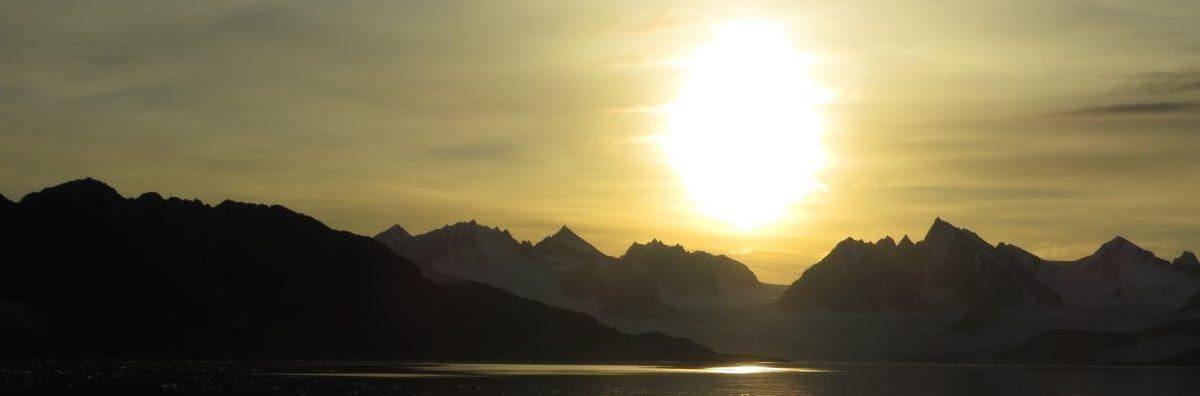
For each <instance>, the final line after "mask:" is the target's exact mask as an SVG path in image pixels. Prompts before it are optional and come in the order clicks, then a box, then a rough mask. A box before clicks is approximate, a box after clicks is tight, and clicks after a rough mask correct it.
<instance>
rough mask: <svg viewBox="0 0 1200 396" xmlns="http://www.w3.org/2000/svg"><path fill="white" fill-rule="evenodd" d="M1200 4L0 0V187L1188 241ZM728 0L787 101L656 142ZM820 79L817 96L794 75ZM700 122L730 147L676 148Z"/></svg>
mask: <svg viewBox="0 0 1200 396" xmlns="http://www.w3.org/2000/svg"><path fill="white" fill-rule="evenodd" d="M1197 20H1200V6H1198V5H1197V3H1196V2H1195V1H1192V0H1163V1H1154V2H1145V1H1135V0H1096V1H1043V0H1015V1H966V2H945V1H887V2H880V1H867V0H848V1H837V2H832V1H813V2H805V1H786V2H785V1H739V2H730V3H726V2H695V1H665V2H654V3H653V5H648V4H647V3H646V2H640V1H627V2H625V1H603V2H515V3H513V2H470V3H468V2H382V1H352V2H329V3H311V2H290V1H231V2H224V1H221V2H205V3H203V4H201V3H200V2H185V3H175V2H171V3H166V2H157V1H129V0H115V1H106V2H89V3H79V2H58V1H37V2H0V193H2V194H4V195H5V196H7V197H9V198H14V199H15V198H19V197H20V196H22V195H24V194H26V193H28V192H30V191H33V190H35V189H38V188H41V187H45V186H47V185H51V184H56V183H59V182H62V181H65V180H68V179H73V178H79V177H84V176H92V177H96V178H99V179H101V180H104V181H106V182H108V183H110V184H112V185H113V186H115V187H116V188H118V189H119V190H120V191H121V192H122V193H124V194H127V195H132V194H137V193H140V192H142V191H147V190H157V191H159V192H161V193H163V194H164V195H176V196H182V197H196V198H200V199H203V200H206V201H209V202H213V203H216V202H219V201H220V200H222V199H226V198H230V199H235V200H243V201H254V202H271V203H280V204H283V205H287V206H289V207H291V208H294V209H296V210H298V211H302V212H305V213H308V214H310V215H312V216H314V217H316V218H318V219H321V220H322V221H324V222H326V223H327V224H329V225H330V226H332V227H335V228H341V229H347V230H350V231H354V232H358V233H363V234H373V233H375V232H377V231H379V230H382V229H384V228H386V227H387V226H389V225H391V224H393V223H400V224H401V225H403V226H405V227H406V228H408V229H409V230H411V231H414V232H423V231H427V230H429V229H431V228H434V227H437V226H440V225H442V224H446V223H452V222H455V221H459V220H465V219H472V218H474V219H477V220H478V221H479V222H481V223H484V224H489V225H498V226H502V227H507V228H509V229H511V230H512V231H513V233H514V235H516V236H517V237H519V238H523V239H534V240H536V239H540V238H541V237H543V236H545V235H547V234H551V233H553V232H554V231H555V230H557V228H558V227H559V226H561V225H562V224H568V225H570V226H571V227H572V229H574V230H576V231H577V232H579V233H580V234H581V235H582V236H584V237H585V238H588V239H589V240H591V241H593V242H594V243H596V245H597V246H598V247H600V248H601V249H602V250H604V251H606V252H608V253H610V254H614V255H616V254H620V253H622V252H623V251H624V249H625V248H626V247H627V246H628V244H629V243H630V242H632V241H643V242H644V241H647V240H649V239H651V238H658V239H662V240H665V241H667V242H672V243H681V244H683V245H684V246H686V247H688V248H691V249H703V250H708V251H711V252H716V253H729V254H732V255H733V256H734V257H735V258H737V259H739V260H742V261H743V262H745V263H747V264H748V265H750V266H751V267H752V268H753V269H754V270H755V271H756V272H757V273H758V274H759V275H760V277H762V278H763V279H765V280H768V281H771V282H778V283H787V282H791V281H793V280H795V278H796V277H797V276H798V275H799V274H800V273H801V272H802V271H803V270H804V268H805V267H806V266H808V265H810V264H812V263H813V262H815V261H816V260H817V259H818V258H819V257H820V256H821V255H823V253H824V252H826V251H827V250H828V249H830V248H831V247H832V246H833V245H834V244H835V243H836V242H837V241H838V240H840V239H843V238H845V237H846V236H854V237H859V238H869V239H877V238H880V237H882V236H884V235H886V234H892V235H893V236H898V235H899V234H903V233H908V234H911V235H914V236H915V237H917V238H919V237H920V236H922V235H923V234H924V231H925V229H926V228H927V227H928V225H929V223H930V222H931V221H932V219H933V218H934V217H935V216H941V217H942V218H944V219H947V220H949V221H951V222H953V223H955V224H956V225H960V226H966V227H969V228H971V229H974V230H975V231H978V232H979V233H980V234H981V236H983V237H984V238H986V239H988V240H990V241H992V242H998V241H1001V240H1003V241H1006V242H1012V243H1016V244H1018V245H1021V246H1023V247H1026V248H1028V249H1030V250H1032V251H1034V252H1036V253H1039V254H1042V255H1044V256H1047V257H1050V258H1077V257H1079V256H1082V255H1085V254H1088V253H1090V252H1091V251H1093V250H1094V249H1095V248H1096V247H1097V246H1098V245H1099V243H1100V242H1102V241H1104V240H1107V239H1110V238H1111V237H1112V236H1113V235H1116V234H1121V235H1124V236H1126V237H1128V238H1129V239H1131V240H1132V241H1134V242H1136V243H1138V244H1140V245H1142V246H1144V247H1146V248H1148V249H1151V250H1153V251H1155V252H1156V253H1158V254H1159V255H1161V256H1168V257H1174V256H1176V255H1178V253H1179V251H1180V250H1183V249H1185V248H1186V249H1192V250H1197V249H1200V205H1198V204H1197V199H1196V197H1197V196H1200V160H1198V159H1197V151H1198V150H1197V148H1198V147H1200V133H1197V130H1200V88H1198V87H1200V24H1197V23H1196V21H1197ZM735 21H764V22H766V23H767V24H768V25H770V24H773V25H774V26H777V27H778V30H779V31H782V33H780V35H779V36H776V35H775V34H776V33H771V34H770V35H768V37H771V38H770V39H764V40H763V41H762V42H761V44H762V45H763V47H758V46H753V47H746V48H734V49H731V50H729V51H733V52H737V51H757V50H760V49H761V50H763V52H762V53H756V54H757V55H756V56H758V55H761V56H765V57H768V58H771V57H776V56H785V57H786V56H790V55H784V54H785V52H786V51H775V50H769V49H768V48H782V46H783V45H784V44H783V43H784V42H786V45H787V46H788V48H790V49H792V50H794V51H795V52H796V53H798V54H799V55H801V56H802V57H803V58H804V59H806V64H805V65H803V67H796V68H795V69H797V70H798V71H797V72H796V73H792V72H791V71H782V70H766V71H767V72H769V73H762V74H761V75H760V74H756V75H754V76H753V77H754V78H763V79H766V78H768V76H769V75H777V76H776V77H769V78H771V80H770V81H779V82H780V84H779V86H767V85H770V84H768V83H769V82H770V81H760V83H761V84H762V85H751V86H750V87H753V88H754V89H761V90H764V91H766V92H768V94H767V95H756V96H752V97H751V99H753V100H752V101H749V102H745V103H743V104H744V105H745V106H746V107H745V108H742V109H738V112H741V111H747V112H750V113H755V114H754V115H759V113H762V114H765V115H766V116H767V117H766V119H771V120H778V119H779V118H781V117H782V118H784V119H783V120H782V121H771V123H770V126H769V127H765V128H746V129H745V132H744V133H746V134H747V135H744V136H747V137H746V138H743V139H740V140H734V141H729V140H724V139H715V140H704V139H700V140H692V141H691V143H680V144H678V145H676V144H673V143H663V142H662V139H664V138H667V139H675V138H676V137H677V134H683V135H684V136H685V137H686V136H688V134H692V133H696V131H701V133H702V134H703V133H704V132H703V131H704V130H705V128H709V126H708V125H710V123H711V122H712V121H713V118H712V117H718V118H717V119H716V121H717V122H718V123H719V122H723V121H722V120H721V119H720V118H719V117H723V115H730V114H737V113H736V112H722V113H717V114H709V112H707V111H706V108H707V106H715V105H720V104H721V103H722V101H723V100H726V99H728V98H724V97H722V95H715V94H712V92H722V90H724V89H728V87H721V86H719V85H720V84H721V83H722V81H726V80H725V79H724V78H718V79H711V80H706V79H697V78H693V77H694V76H693V74H695V73H700V72H701V71H703V70H704V68H703V67H700V66H699V65H700V64H695V65H691V66H689V65H688V64H687V62H686V61H687V60H688V59H689V56H693V55H696V56H701V57H703V56H704V55H703V54H705V52H704V51H705V48H709V49H710V50H711V49H713V48H720V44H719V42H720V40H721V39H720V37H721V36H720V34H718V33H715V32H714V30H713V29H714V27H720V26H725V25H726V24H728V23H730V22H735ZM772 29H774V28H772ZM751 30H753V29H751ZM775 40H778V41H775ZM751 41H755V40H751ZM768 43H776V44H777V45H775V44H772V45H771V46H768ZM714 45H716V46H717V47H712V46H714ZM706 46H708V47H706ZM722 51H724V50H722ZM697 54H700V55H697ZM718 60H719V59H718ZM788 62H791V61H787V62H779V63H776V62H766V63H767V64H768V65H782V64H786V63H788ZM720 64H721V62H717V61H715V60H714V61H712V63H709V66H719V65H720ZM789 69H792V68H790V67H789ZM779 76H782V77H779ZM792 79H795V80H792ZM781 80H782V81H781ZM810 83H811V84H814V85H818V86H820V87H822V88H823V89H826V90H827V91H828V92H832V93H833V94H834V95H833V100H831V101H828V103H824V104H820V105H810V104H811V103H812V102H813V101H814V100H815V99H814V98H812V97H810V96H809V95H810V94H811V93H812V92H819V90H809V89H807V88H795V89H783V88H785V87H787V86H799V87H804V86H807V85H808V84H810ZM708 84H718V86H716V87H713V86H709V85H708ZM738 89H741V88H738ZM746 89H749V88H746ZM694 91H701V92H704V91H707V92H709V93H705V94H695V95H693V94H691V93H690V92H694ZM766 96H770V97H776V99H771V100H770V101H768V102H769V103H767V104H766V105H767V106H768V107H767V108H764V107H761V106H762V104H761V103H759V104H755V103H752V102H754V101H759V100H761V99H763V98H764V97H766ZM818 96H820V95H818ZM717 99H720V100H717ZM818 99H819V98H818ZM709 100H712V101H711V102H710V101H709ZM697 102H698V103H697ZM794 102H799V103H801V105H799V106H797V108H799V109H801V111H800V112H799V113H786V114H787V116H784V115H782V114H784V113H785V112H782V111H780V112H775V111H774V110H772V109H770V108H769V106H770V105H776V104H782V103H794ZM672 104H673V105H675V106H677V107H675V108H674V110H672V108H671V107H670V105H672ZM664 106H666V107H664ZM754 106H758V107H754ZM808 109H812V110H811V111H813V112H814V113H815V116H814V117H811V118H810V117H809V116H808V115H806V114H807V113H806V112H807V111H809V110H808ZM791 116H796V117H797V118H788V117H791ZM736 118H741V117H736ZM814 120H819V123H820V125H821V127H820V128H809V127H800V126H798V127H795V128H790V127H789V128H784V129H788V130H792V131H801V132H799V133H796V134H785V133H781V132H780V131H779V130H778V129H776V128H782V127H779V125H789V123H795V124H798V125H802V124H806V123H809V122H816V121H814ZM688 123H700V124H702V125H701V126H693V127H683V126H681V124H688ZM673 124H674V125H675V126H672V125H673ZM689 131H690V132H689ZM810 132H811V133H815V134H816V138H817V141H819V144H813V143H811V142H812V140H811V139H813V136H810ZM755 133H760V134H763V135H764V136H752V135H753V134H755ZM698 142H699V143H698ZM772 142H783V144H770V143H772ZM689 144H702V145H703V146H704V147H700V148H697V149H693V148H687V145H689ZM718 145H729V146H732V147H731V150H729V152H728V153H726V155H728V156H729V157H730V159H735V158H736V159H738V160H739V161H734V162H737V163H736V164H733V165H731V166H730V167H721V166H719V165H721V164H720V163H719V162H712V163H701V164H700V165H693V164H694V163H695V162H696V161H692V160H687V158H690V156H693V155H707V153H710V152H712V151H716V150H717V147H716V146H718ZM739 146H745V147H739ZM676 150H678V151H679V153H681V154H679V153H677V155H667V154H666V153H667V152H668V151H676ZM785 150H786V151H793V150H795V151H798V155H796V156H794V157H785V156H781V155H778V154H779V152H781V151H785ZM754 153H768V154H764V155H752V154H754ZM818 157H823V158H825V161H824V162H818V161H816V160H815V158H818ZM681 159H683V160H682V162H687V163H688V164H687V165H681V163H682V162H681ZM774 166H778V167H780V169H778V172H779V173H778V174H774V173H773V172H774V171H771V172H746V171H745V170H746V169H747V168H751V169H761V168H762V167H774ZM786 169H791V170H790V171H788V170H786ZM781 175H784V176H781ZM786 175H794V176H795V177H794V178H790V177H788V176H786ZM810 177H811V178H810ZM693 179H698V180H699V181H695V180H693ZM774 179H787V180H790V182H789V183H779V184H772V183H770V181H772V180H774ZM814 181H815V183H816V184H814ZM738 183H746V184H747V185H745V186H738ZM731 185H732V186H738V188H737V189H729V190H730V191H728V192H726V191H725V190H723V189H721V188H722V187H725V186H731ZM815 185H819V186H820V188H817V189H814V188H813V187H814V186H815ZM763 186H767V187H766V188H768V189H767V190H762V188H764V187H763ZM756 189H757V190H756ZM769 189H782V190H781V191H770V190H769ZM713 190H715V191H717V192H716V193H702V194H698V195H699V196H698V195H697V194H696V193H695V192H696V191H713ZM752 191H766V193H762V194H751V192H752ZM772 193H777V194H772ZM726 194H729V195H726ZM706 197H708V198H712V199H711V200H710V199H708V198H706ZM714 197H715V198H714ZM780 197H783V198H786V199H783V198H780ZM698 198H699V199H698ZM777 198H780V199H778V200H777ZM705 202H708V203H705ZM739 203H748V205H753V207H752V208H746V207H744V206H742V205H741V204H739ZM706 206H707V207H710V208H709V209H708V211H709V212H714V213H716V216H713V215H712V213H710V214H708V215H706V214H704V213H705V211H704V210H699V209H700V208H701V207H706ZM726 212H728V213H729V214H727V213H726ZM763 213H770V215H764V214H763ZM773 216H778V218H775V219H773V220H770V221H760V219H763V218H771V217H773ZM714 218H717V219H720V218H725V219H726V220H714ZM730 219H732V221H730ZM742 219H753V221H751V220H744V221H743V220H742ZM731 222H732V223H734V224H735V225H731V224H730V223H731ZM739 222H742V223H745V224H753V225H758V226H757V227H746V226H745V224H743V227H741V228H742V229H739V227H737V226H736V223H739ZM745 228H753V231H752V232H746V231H745V230H744V229H745Z"/></svg>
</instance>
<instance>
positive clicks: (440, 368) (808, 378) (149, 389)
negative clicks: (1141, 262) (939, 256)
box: [0, 361, 1200, 396]
mask: <svg viewBox="0 0 1200 396" xmlns="http://www.w3.org/2000/svg"><path fill="white" fill-rule="evenodd" d="M0 367H2V368H0V370H2V372H0V394H5V395H20V394H35V393H36V394H67V393H77V394H115V393H139V394H145V393H154V394H157V393H162V394H234V395H264V394H370V395H376V394H380V395H390V394H399V395H406V394H429V395H445V394H453V395H461V394H511V395H536V394H564V395H591V394H651V395H924V396H929V395H934V396H936V395H966V394H969V395H1014V394H1038V395H1190V394H1195V391H1196V389H1200V369H1192V368H1165V367H1078V366H1076V367H1068V366H1057V367H1055V366H1000V365H927V364H849V363H810V364H755V365H730V366H717V367H679V366H669V365H652V364H642V365H610V364H597V365H586V364H484V363H475V364H439V363H380V362H368V363H347V362H339V363H317V362H289V363H261V362H259V363H249V362H171V363H162V362H158V363H152V362H70V361H41V362H21V361H9V362H4V363H3V364H2V365H0Z"/></svg>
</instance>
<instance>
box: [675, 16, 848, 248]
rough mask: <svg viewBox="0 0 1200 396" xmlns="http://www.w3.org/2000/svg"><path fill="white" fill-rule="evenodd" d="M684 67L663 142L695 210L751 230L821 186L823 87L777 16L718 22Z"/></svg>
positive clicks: (826, 98) (824, 159)
mask: <svg viewBox="0 0 1200 396" xmlns="http://www.w3.org/2000/svg"><path fill="white" fill-rule="evenodd" d="M684 66H685V68H686V70H687V79H686V80H685V82H684V85H683V87H682V89H681V90H680V92H679V96H678V98H677V99H676V100H675V101H674V102H673V103H671V104H669V105H668V106H667V112H666V113H667V122H666V133H665V135H664V136H662V137H661V140H660V141H661V143H662V145H663V148H664V151H665V152H666V156H667V159H668V161H669V163H670V164H671V166H672V167H673V168H674V169H675V170H676V172H677V173H678V174H679V176H680V177H681V178H682V180H683V182H684V185H685V186H686V188H687V189H688V192H689V195H690V196H691V198H692V201H693V202H694V204H695V206H696V209H697V210H698V211H699V212H700V213H702V214H704V215H706V216H709V217H712V218H714V219H718V220H721V221H724V222H726V223H728V224H730V225H733V226H735V227H736V228H738V229H740V230H751V229H755V228H758V227H761V226H763V225H766V224H769V223H772V222H774V221H777V220H778V219H780V218H782V217H783V216H784V215H785V214H786V213H787V211H788V209H789V207H791V206H792V205H793V204H794V203H795V202H797V201H799V200H800V199H802V198H803V197H805V196H806V195H808V194H809V193H811V192H812V191H814V190H816V189H819V188H820V187H821V184H820V183H818V181H817V179H816V175H817V172H818V171H820V170H821V169H822V167H823V166H824V164H825V163H826V156H825V153H824V150H823V149H822V147H821V142H820V137H821V133H822V128H823V126H822V121H821V118H820V116H819V114H818V106H819V105H820V104H821V103H823V102H826V101H828V98H829V94H828V93H827V91H825V90H824V89H822V88H821V87H820V86H818V85H817V84H815V83H814V82H813V81H812V80H811V79H810V78H808V76H807V74H806V70H805V67H806V60H805V57H804V56H802V55H801V54H800V53H798V52H797V51H796V50H795V49H794V48H793V47H792V44H791V42H790V41H789V40H788V37H787V34H786V32H785V31H784V29H783V28H782V27H781V26H780V25H778V24H774V23H770V22H762V21H743V22H734V23H729V24H725V25H722V26H719V27H717V28H716V29H715V30H714V35H713V38H712V40H711V41H710V42H708V43H706V44H704V45H702V46H700V47H699V48H698V49H696V50H695V51H694V52H693V53H692V54H691V55H690V56H689V57H687V58H686V59H685V61H684Z"/></svg>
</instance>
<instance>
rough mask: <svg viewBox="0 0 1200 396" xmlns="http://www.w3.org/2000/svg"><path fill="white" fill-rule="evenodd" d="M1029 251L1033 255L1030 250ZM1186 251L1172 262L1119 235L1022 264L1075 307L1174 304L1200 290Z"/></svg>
mask: <svg viewBox="0 0 1200 396" xmlns="http://www.w3.org/2000/svg"><path fill="white" fill-rule="evenodd" d="M1030 256H1032V255H1030ZM1194 260H1195V256H1192V255H1189V254H1188V253H1187V252H1185V253H1184V254H1183V255H1180V257H1179V258H1177V259H1176V260H1175V263H1171V262H1168V261H1167V260H1164V259H1161V258H1158V257H1157V256H1155V255H1154V253H1151V252H1150V251H1148V250H1146V249H1142V248H1141V247H1139V246H1137V245H1136V244H1134V243H1133V242H1130V241H1129V240H1128V239H1125V238H1123V237H1120V236H1118V237H1115V238H1113V239H1112V240H1110V241H1108V242H1105V243H1104V244H1102V245H1100V247H1099V248H1098V249H1096V252H1095V253H1093V254H1092V255H1089V256H1087V257H1083V258H1080V259H1078V260H1075V261H1047V260H1042V259H1040V258H1037V257H1036V256H1032V257H1028V258H1026V259H1024V260H1022V262H1021V265H1023V266H1025V267H1026V268H1029V269H1030V271H1031V272H1032V273H1033V274H1034V275H1035V276H1036V277H1037V278H1038V279H1040V280H1041V281H1042V282H1044V283H1046V284H1048V285H1050V286H1052V287H1054V288H1055V290H1058V291H1059V293H1061V294H1062V295H1063V297H1064V298H1065V299H1066V300H1067V302H1068V303H1070V304H1072V305H1078V306H1095V307H1101V306H1103V307H1113V306H1158V307H1164V308H1169V309H1174V308H1177V307H1179V306H1180V304H1181V303H1182V302H1183V301H1184V299H1186V298H1187V297H1188V296H1189V295H1191V294H1192V293H1194V292H1196V291H1197V290H1200V271H1196V269H1197V268H1198V266H1200V264H1194V263H1193V261H1194Z"/></svg>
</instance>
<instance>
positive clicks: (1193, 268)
mask: <svg viewBox="0 0 1200 396" xmlns="http://www.w3.org/2000/svg"><path fill="white" fill-rule="evenodd" d="M1171 268H1172V269H1174V270H1176V271H1182V272H1183V273H1185V274H1188V275H1191V276H1200V260H1197V259H1196V254H1195V253H1192V252H1189V251H1186V250H1185V251H1184V252H1183V253H1181V254H1179V257H1176V258H1175V259H1174V260H1171Z"/></svg>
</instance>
